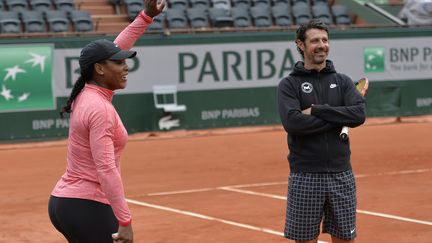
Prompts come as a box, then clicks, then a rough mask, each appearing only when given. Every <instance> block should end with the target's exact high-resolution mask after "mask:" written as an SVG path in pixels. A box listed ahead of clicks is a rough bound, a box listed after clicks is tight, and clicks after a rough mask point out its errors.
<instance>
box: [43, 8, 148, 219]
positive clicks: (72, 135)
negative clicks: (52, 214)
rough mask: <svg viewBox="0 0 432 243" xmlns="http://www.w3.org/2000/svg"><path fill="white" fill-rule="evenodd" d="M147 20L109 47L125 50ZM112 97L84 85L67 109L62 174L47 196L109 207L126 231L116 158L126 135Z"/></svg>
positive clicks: (136, 23) (131, 27) (139, 21)
mask: <svg viewBox="0 0 432 243" xmlns="http://www.w3.org/2000/svg"><path fill="white" fill-rule="evenodd" d="M151 22H152V19H151V18H150V17H148V16H147V15H145V14H144V12H141V14H140V15H139V16H138V17H137V18H136V19H135V20H134V21H133V22H132V23H131V24H130V25H129V26H128V27H126V28H125V29H124V30H123V31H122V32H121V33H120V35H119V36H118V37H117V38H116V40H115V41H114V42H115V43H116V44H117V45H119V47H120V48H122V49H124V50H128V49H130V48H131V47H132V46H133V45H134V43H135V41H136V40H137V39H138V38H139V37H140V36H141V35H142V34H143V33H144V31H145V29H146V28H147V26H148V25H149V24H150V23H151ZM113 96H114V92H113V91H111V90H109V89H105V88H102V87H99V86H96V85H92V84H86V85H85V87H84V89H83V90H82V92H81V93H80V94H79V95H78V96H77V97H76V99H75V100H74V102H73V104H72V113H71V118H70V124H69V125H70V126H69V139H68V153H67V168H66V172H65V173H64V174H63V176H62V177H61V179H60V180H59V181H58V182H57V184H56V186H55V187H54V189H53V191H52V193H51V195H53V196H56V197H66V198H82V199H88V200H94V201H98V202H101V203H105V204H110V205H111V207H112V209H113V212H114V214H115V216H116V218H117V219H118V221H119V224H120V225H122V226H126V225H129V224H130V223H131V220H132V217H131V214H130V211H129V208H128V206H127V203H126V200H125V195H124V190H123V183H122V179H121V176H120V156H121V153H122V151H123V149H124V147H125V145H126V142H127V139H128V134H127V131H126V129H125V127H124V126H123V123H122V122H121V119H120V117H119V115H118V114H117V112H116V110H115V108H114V106H113V105H112V103H111V101H112V97H113Z"/></svg>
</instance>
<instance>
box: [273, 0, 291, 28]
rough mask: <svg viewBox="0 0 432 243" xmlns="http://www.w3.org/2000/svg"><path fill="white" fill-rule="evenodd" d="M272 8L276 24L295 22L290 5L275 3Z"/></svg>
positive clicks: (287, 24) (285, 24) (284, 24)
mask: <svg viewBox="0 0 432 243" xmlns="http://www.w3.org/2000/svg"><path fill="white" fill-rule="evenodd" d="M271 10H272V15H273V18H274V22H275V25H277V26H290V25H292V24H293V21H292V16H291V9H290V5H288V4H284V3H278V4H276V5H274V6H273V7H272V8H271Z"/></svg>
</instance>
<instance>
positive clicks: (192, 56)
mask: <svg viewBox="0 0 432 243" xmlns="http://www.w3.org/2000/svg"><path fill="white" fill-rule="evenodd" d="M414 43H415V44H414ZM430 43H432V37H413V38H371V39H343V40H342V39H336V40H331V42H330V48H331V50H330V56H329V59H331V60H333V62H334V64H335V67H336V70H337V71H339V72H341V73H344V74H347V75H348V76H350V77H352V79H353V80H357V79H359V78H361V77H364V76H366V77H368V78H369V79H370V81H371V82H375V81H389V80H396V81H397V80H411V79H417V80H418V79H430V77H432V45H431V44H430ZM134 50H136V51H138V55H137V57H136V58H134V59H131V60H128V64H129V66H130V72H129V77H128V87H127V88H126V89H125V90H121V91H118V92H119V93H146V92H152V87H153V86H154V85H161V84H162V85H163V84H167V85H168V84H171V85H172V84H174V85H177V88H178V90H179V91H194V90H214V89H234V88H258V87H272V86H273V87H275V86H277V84H278V82H279V80H280V79H281V78H283V77H284V76H286V75H288V74H289V73H290V72H291V71H292V69H293V67H294V64H295V62H296V61H297V60H301V56H300V54H299V53H298V52H297V49H296V46H295V45H294V42H293V41H287V42H282V41H275V42H261V43H240V44H239V43H222V44H219V43H218V44H202V45H200V44H196V45H167V46H136V47H134ZM79 52H80V49H58V50H56V51H55V63H56V64H58V65H56V69H55V72H54V77H55V80H56V89H57V90H56V93H57V94H58V95H60V96H67V95H69V93H70V89H71V88H72V85H73V83H74V81H75V80H76V79H77V78H78V76H79V65H78V56H79ZM62 64H63V65H62Z"/></svg>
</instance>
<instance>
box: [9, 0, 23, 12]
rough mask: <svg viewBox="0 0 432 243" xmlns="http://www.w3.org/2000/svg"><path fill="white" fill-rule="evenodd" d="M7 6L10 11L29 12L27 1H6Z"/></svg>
mask: <svg viewBox="0 0 432 243" xmlns="http://www.w3.org/2000/svg"><path fill="white" fill-rule="evenodd" d="M5 4H6V6H7V7H8V9H9V11H15V12H20V11H24V10H28V2H27V0H5Z"/></svg>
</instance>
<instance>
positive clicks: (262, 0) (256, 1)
mask: <svg viewBox="0 0 432 243" xmlns="http://www.w3.org/2000/svg"><path fill="white" fill-rule="evenodd" d="M252 3H253V6H258V5H265V6H267V7H268V6H270V5H271V3H270V0H252Z"/></svg>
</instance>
